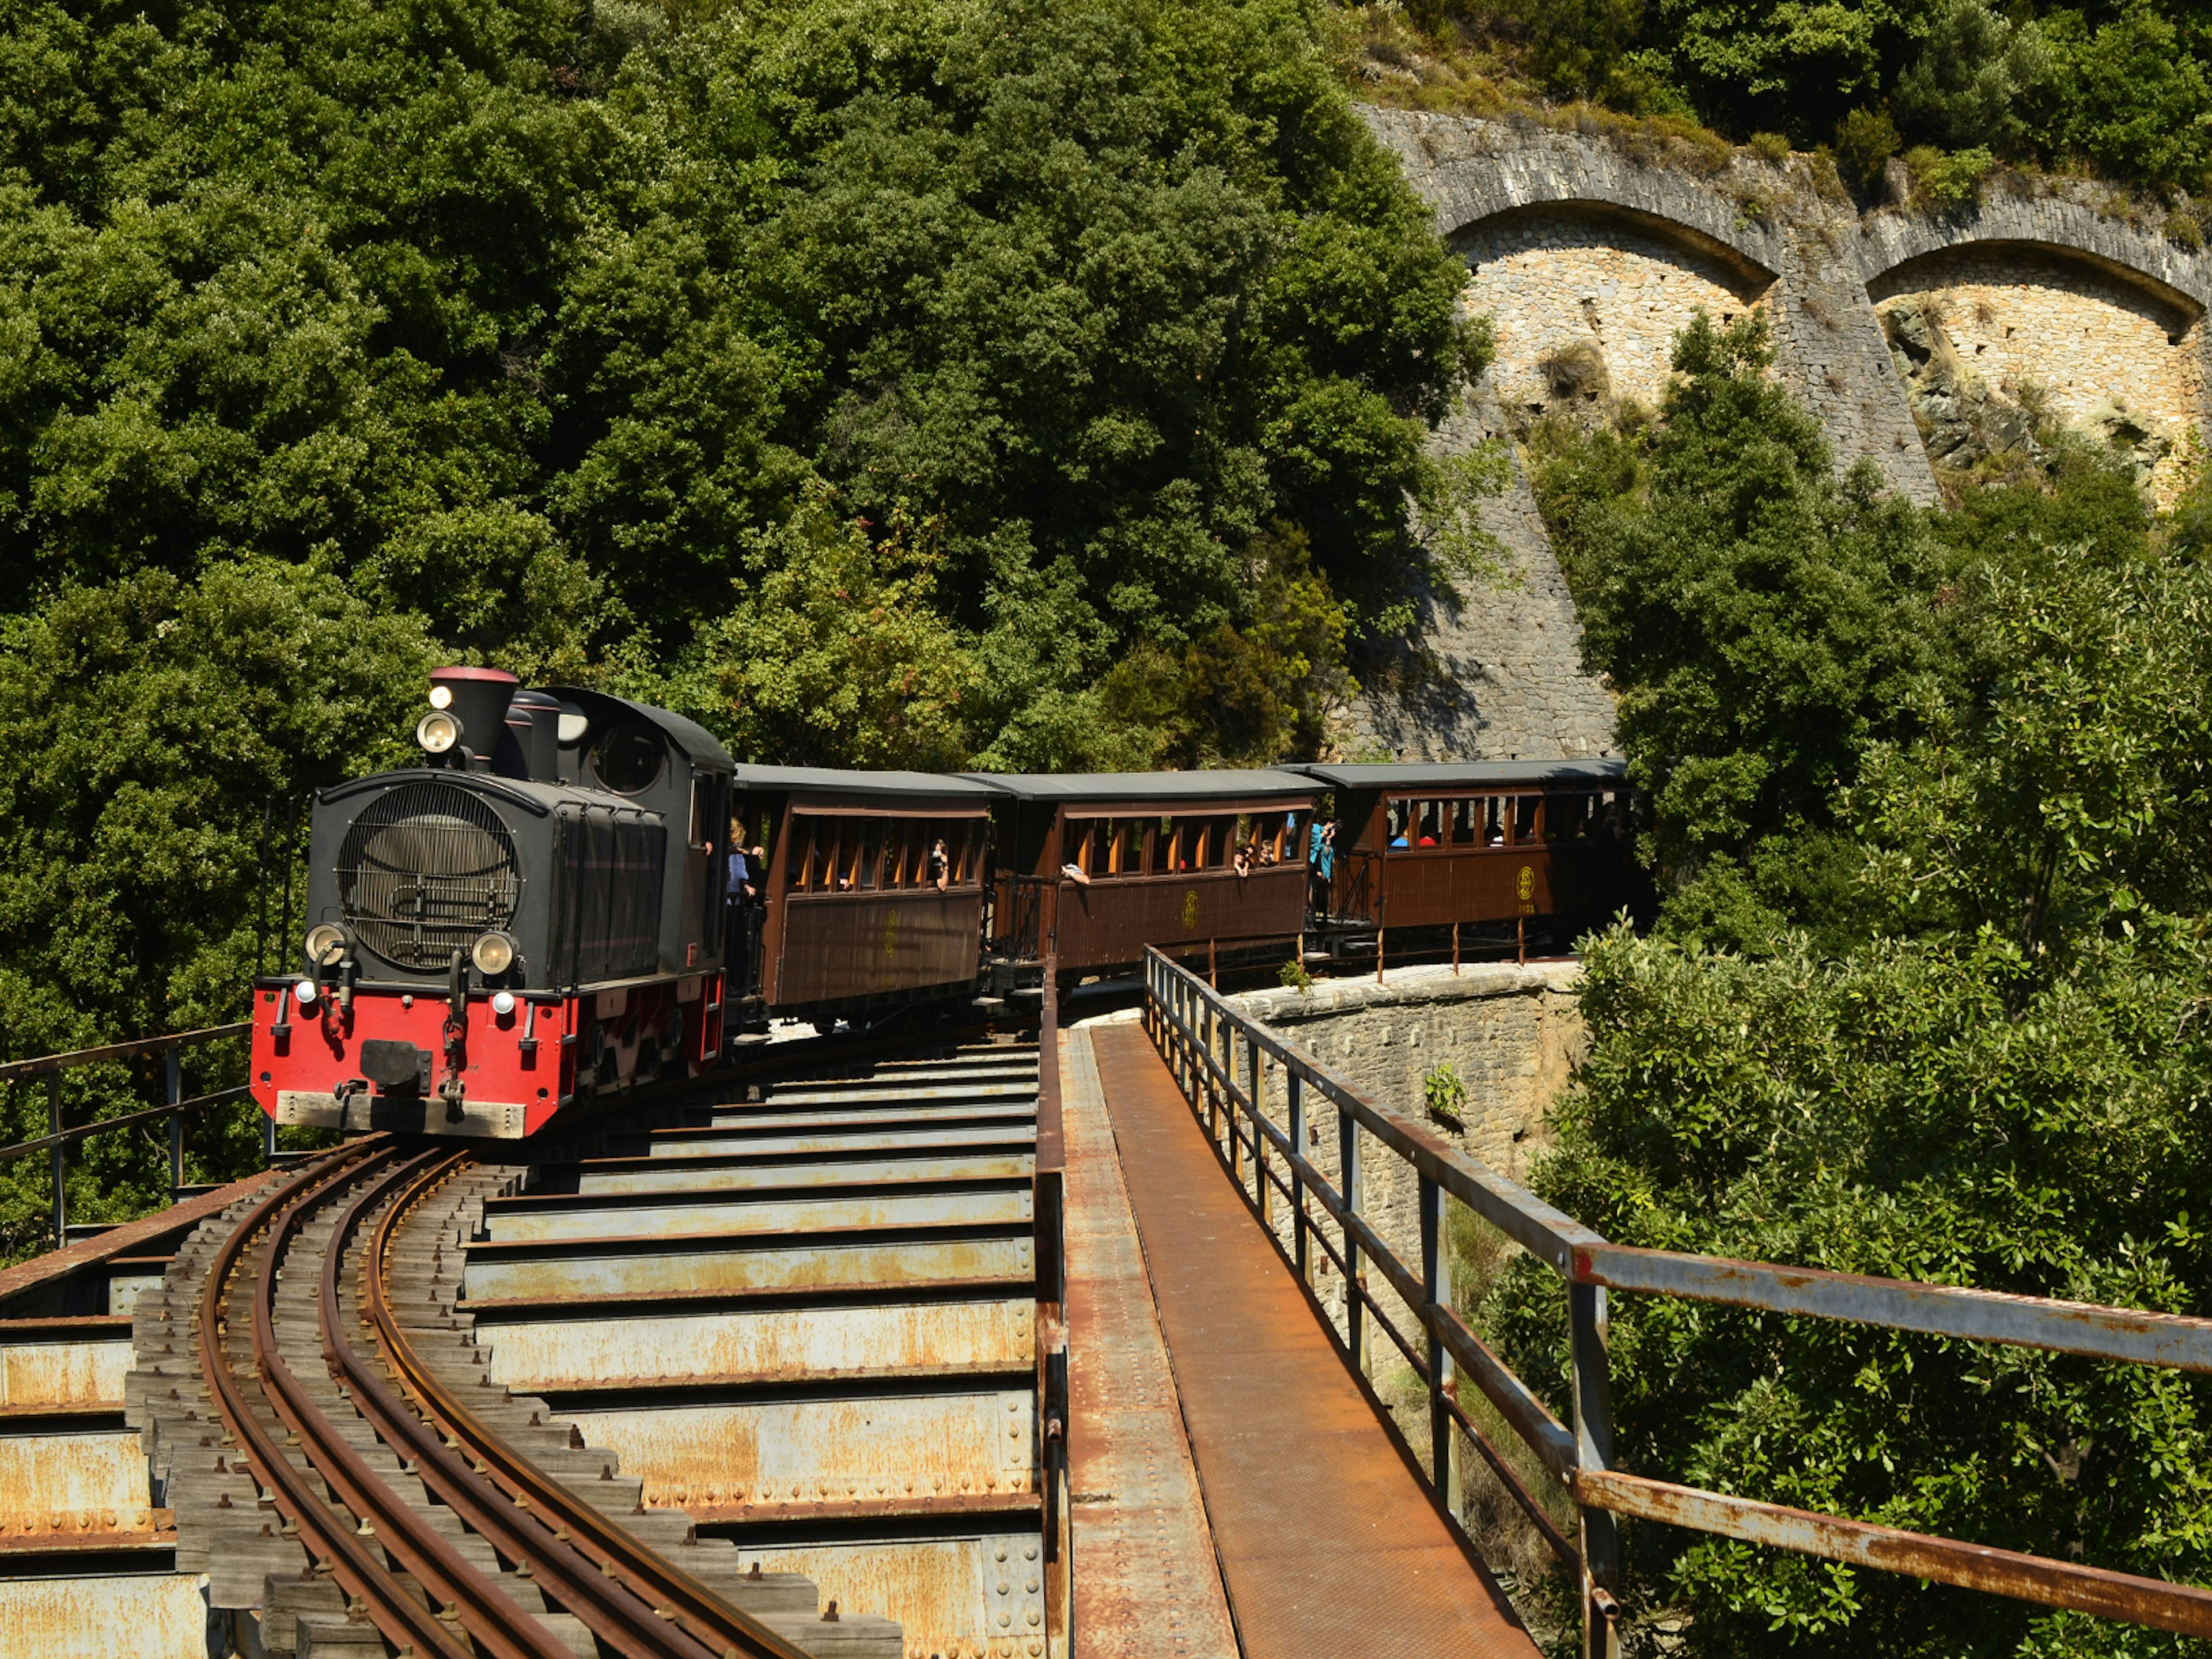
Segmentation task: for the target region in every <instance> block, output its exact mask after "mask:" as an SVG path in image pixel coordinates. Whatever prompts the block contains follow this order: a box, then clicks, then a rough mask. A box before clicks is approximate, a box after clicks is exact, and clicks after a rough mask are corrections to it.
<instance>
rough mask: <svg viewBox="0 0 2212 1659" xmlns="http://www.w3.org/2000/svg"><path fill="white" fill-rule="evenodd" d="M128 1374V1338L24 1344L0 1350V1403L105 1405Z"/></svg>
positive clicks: (116, 1397)
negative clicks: (103, 1340) (107, 1340)
mask: <svg viewBox="0 0 2212 1659" xmlns="http://www.w3.org/2000/svg"><path fill="white" fill-rule="evenodd" d="M130 1374H131V1343H130V1340H129V1338H128V1336H127V1334H126V1335H125V1338H124V1340H121V1341H111V1342H27V1343H22V1344H20V1345H18V1346H13V1347H8V1348H0V1406H94V1405H109V1404H112V1403H113V1402H114V1401H118V1400H120V1399H122V1398H123V1380H124V1378H125V1377H126V1376H129V1375H130Z"/></svg>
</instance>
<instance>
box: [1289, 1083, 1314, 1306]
mask: <svg viewBox="0 0 2212 1659" xmlns="http://www.w3.org/2000/svg"><path fill="white" fill-rule="evenodd" d="M1283 1088H1284V1090H1285V1092H1286V1093H1287V1095H1288V1096H1289V1097H1290V1100H1289V1103H1290V1115H1291V1151H1292V1152H1295V1153H1297V1155H1298V1156H1299V1157H1300V1158H1304V1156H1305V1152H1306V1092H1305V1079H1304V1078H1302V1077H1300V1076H1299V1075H1298V1074H1297V1072H1295V1071H1293V1070H1291V1068H1290V1067H1288V1066H1285V1067H1284V1068H1283ZM1306 1248H1307V1247H1306V1178H1305V1177H1304V1176H1302V1175H1300V1174H1299V1173H1298V1166H1297V1164H1291V1261H1294V1262H1296V1263H1297V1269H1298V1282H1299V1283H1300V1284H1301V1285H1310V1284H1312V1283H1313V1262H1312V1260H1311V1259H1310V1257H1309V1256H1308V1255H1307V1254H1306Z"/></svg>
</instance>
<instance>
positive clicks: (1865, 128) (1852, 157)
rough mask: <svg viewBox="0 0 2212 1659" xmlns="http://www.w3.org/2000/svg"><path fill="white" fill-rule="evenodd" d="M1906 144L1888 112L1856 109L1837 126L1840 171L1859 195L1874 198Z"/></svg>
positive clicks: (1836, 152)
mask: <svg viewBox="0 0 2212 1659" xmlns="http://www.w3.org/2000/svg"><path fill="white" fill-rule="evenodd" d="M1903 142H1904V141H1903V140H1902V139H1900V138H1899V137H1898V136H1897V124H1896V123H1895V122H1893V121H1892V120H1891V119H1890V118H1889V112H1888V111H1887V110H1882V109H1855V110H1853V111H1852V112H1850V114H1849V115H1846V116H1845V117H1844V118H1843V119H1842V120H1840V121H1838V122H1837V123H1836V150H1835V155H1836V171H1837V172H1838V173H1841V174H1843V177H1844V183H1845V184H1847V185H1850V187H1851V188H1852V189H1853V190H1855V191H1858V192H1859V194H1861V195H1862V196H1865V195H1870V194H1872V193H1873V191H1874V188H1875V185H1878V184H1880V183H1881V170H1882V168H1883V167H1887V165H1888V163H1889V158H1890V157H1891V156H1893V155H1896V154H1897V147H1898V146H1899V144H1900V143H1903Z"/></svg>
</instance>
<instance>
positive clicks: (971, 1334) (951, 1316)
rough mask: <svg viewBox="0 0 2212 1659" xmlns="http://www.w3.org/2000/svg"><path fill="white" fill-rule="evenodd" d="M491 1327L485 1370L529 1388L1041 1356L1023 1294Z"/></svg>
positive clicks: (988, 1363) (971, 1364) (966, 1365)
mask: <svg viewBox="0 0 2212 1659" xmlns="http://www.w3.org/2000/svg"><path fill="white" fill-rule="evenodd" d="M486 1334H488V1335H489V1337H490V1339H491V1342H492V1357H491V1367H490V1370H491V1376H492V1380H493V1381H494V1382H496V1383H507V1384H509V1385H510V1386H513V1387H515V1388H527V1389H542V1388H550V1387H553V1386H555V1385H556V1384H560V1383H568V1384H572V1385H573V1384H574V1383H579V1382H591V1383H597V1384H599V1385H605V1384H608V1383H631V1382H652V1381H658V1380H659V1379H663V1378H667V1377H682V1376H759V1377H784V1376H819V1375H823V1374H824V1373H829V1372H837V1371H848V1372H849V1371H858V1370H874V1371H878V1372H880V1371H884V1370H924V1369H941V1368H943V1367H946V1366H957V1367H960V1368H963V1369H970V1370H984V1369H987V1368H998V1367H1004V1366H1011V1365H1029V1364H1035V1363H1036V1331H1035V1329H1034V1320H1033V1317H1032V1315H1031V1308H1030V1304H1027V1303H1023V1302H1011V1301H1007V1302H995V1301H994V1302H960V1303H945V1304H917V1305H911V1306H896V1307H873V1308H796V1309H786V1310H780V1311H776V1312H772V1313H746V1312H736V1313H715V1314H692V1315H681V1316H678V1315H652V1314H640V1315H636V1316H632V1317H629V1318H626V1319H618V1320H617V1319H605V1320H601V1319H591V1320H562V1321H558V1322H549V1323H545V1324H528V1325H525V1324H515V1325H504V1324H502V1325H497V1326H492V1327H488V1328H486Z"/></svg>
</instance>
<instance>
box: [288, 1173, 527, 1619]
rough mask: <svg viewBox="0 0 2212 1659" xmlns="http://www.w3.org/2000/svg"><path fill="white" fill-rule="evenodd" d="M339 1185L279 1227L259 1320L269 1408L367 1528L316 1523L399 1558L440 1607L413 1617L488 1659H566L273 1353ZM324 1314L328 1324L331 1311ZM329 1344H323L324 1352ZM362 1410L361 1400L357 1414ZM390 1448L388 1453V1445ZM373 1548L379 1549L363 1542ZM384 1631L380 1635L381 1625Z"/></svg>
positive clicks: (335, 1248) (338, 1242)
mask: <svg viewBox="0 0 2212 1659" xmlns="http://www.w3.org/2000/svg"><path fill="white" fill-rule="evenodd" d="M432 1157H435V1154H433V1153H421V1154H417V1156H416V1158H415V1159H413V1160H411V1161H410V1163H408V1164H403V1165H401V1166H400V1173H401V1175H403V1176H404V1174H405V1172H406V1171H407V1170H410V1169H412V1168H414V1167H416V1165H418V1164H421V1163H422V1162H423V1161H425V1160H426V1159H428V1158H432ZM376 1161H377V1162H383V1161H384V1159H383V1158H378V1159H377V1160H376ZM349 1173H350V1172H349ZM343 1180H344V1177H343V1176H340V1177H337V1179H334V1180H331V1181H329V1182H325V1183H324V1184H323V1185H322V1186H321V1187H320V1188H318V1189H316V1190H315V1191H313V1192H311V1193H308V1194H303V1195H302V1196H301V1197H300V1198H297V1199H295V1200H293V1201H292V1202H291V1203H290V1204H289V1205H288V1206H286V1207H285V1209H284V1211H283V1213H282V1214H281V1215H279V1216H278V1217H277V1218H276V1225H275V1227H274V1228H273V1229H271V1231H270V1240H269V1248H268V1251H267V1254H266V1255H264V1256H263V1257H262V1261H261V1274H260V1283H259V1285H258V1287H257V1291H256V1294H255V1302H254V1310H253V1314H254V1320H253V1357H254V1360H255V1363H256V1364H258V1366H259V1368H260V1371H261V1384H262V1389H263V1390H264V1393H265V1394H266V1395H267V1396H268V1399H269V1403H270V1405H271V1406H272V1407H274V1408H275V1410H276V1414H277V1415H278V1416H279V1417H281V1418H283V1419H284V1421H285V1422H286V1424H287V1425H289V1427H290V1428H291V1430H292V1431H293V1432H294V1433H295V1434H296V1435H298V1436H299V1437H300V1443H301V1446H302V1447H304V1448H305V1449H307V1459H308V1462H311V1463H313V1465H314V1467H315V1471H316V1473H317V1474H319V1475H321V1476H322V1477H323V1480H324V1481H325V1484H326V1485H327V1486H329V1487H330V1488H331V1492H332V1493H333V1495H334V1496H336V1497H337V1499H338V1501H339V1502H340V1503H342V1504H344V1505H345V1507H346V1508H347V1509H349V1510H352V1511H353V1513H354V1514H355V1515H356V1516H359V1517H360V1518H361V1522H362V1528H361V1529H359V1530H356V1531H353V1532H349V1531H348V1530H347V1529H346V1528H344V1527H343V1525H342V1524H338V1525H335V1526H333V1525H332V1522H331V1516H330V1513H329V1511H328V1510H327V1509H325V1510H324V1513H323V1515H322V1516H321V1517H319V1518H320V1519H321V1521H322V1522H323V1524H325V1526H331V1528H332V1530H333V1531H335V1533H336V1534H337V1537H338V1539H339V1540H340V1541H342V1542H344V1543H346V1544H349V1545H350V1546H352V1547H353V1548H354V1549H355V1550H356V1551H360V1552H362V1553H365V1554H367V1555H368V1557H369V1559H380V1553H386V1552H388V1553H390V1554H392V1555H393V1556H396V1557H398V1559H399V1562H400V1564H401V1565H402V1566H404V1568H405V1569H406V1571H407V1572H408V1573H409V1574H410V1576H411V1577H413V1578H414V1580H415V1582H416V1583H418V1584H420V1585H421V1586H422V1589H423V1590H424V1591H425V1592H426V1593H428V1595H430V1596H431V1597H433V1598H434V1599H435V1600H436V1601H440V1602H441V1603H443V1604H444V1606H443V1611H442V1612H441V1613H435V1614H433V1613H429V1612H428V1609H426V1608H421V1607H416V1614H417V1615H427V1616H428V1617H430V1618H432V1619H433V1620H435V1622H438V1623H441V1624H451V1625H453V1626H456V1627H457V1628H458V1629H459V1630H465V1631H466V1632H468V1634H469V1635H470V1636H471V1638H474V1639H475V1641H476V1644H477V1646H478V1647H480V1648H481V1649H483V1650H484V1652H485V1653H487V1654H489V1655H490V1656H491V1659H565V1656H567V1655H568V1647H567V1645H566V1644H563V1643H562V1642H561V1641H560V1640H559V1639H558V1638H556V1637H555V1636H554V1634H553V1633H552V1632H550V1631H549V1630H548V1629H546V1628H545V1626H544V1625H542V1624H540V1623H539V1622H538V1620H537V1619H536V1618H535V1617H534V1616H532V1614H531V1613H528V1612H527V1611H526V1610H525V1609H524V1608H523V1607H522V1606H521V1604H520V1602H518V1601H515V1600H514V1598H513V1596H511V1595H507V1592H506V1591H505V1590H504V1589H501V1587H500V1585H499V1584H498V1583H497V1582H496V1581H495V1580H494V1579H493V1578H492V1577H491V1576H490V1575H489V1574H488V1573H486V1572H484V1571H483V1570H482V1569H481V1568H479V1567H477V1565H474V1564H473V1563H472V1562H471V1561H470V1560H469V1559H468V1558H467V1557H465V1556H464V1555H463V1554H462V1553H460V1552H459V1550H458V1549H456V1548H455V1547H454V1546H453V1541H452V1540H451V1539H449V1538H447V1537H446V1536H445V1535H444V1534H441V1533H440V1532H439V1531H438V1530H437V1529H436V1528H435V1527H433V1526H431V1524H430V1522H429V1521H428V1517H427V1516H422V1515H420V1514H417V1513H416V1510H414V1508H413V1507H412V1506H411V1505H410V1504H408V1503H407V1502H406V1501H405V1500H404V1498H401V1497H400V1496H399V1494H398V1493H397V1492H394V1491H392V1488H391V1487H390V1486H388V1485H386V1483H385V1481H384V1480H383V1478H382V1477H381V1476H380V1475H379V1474H377V1473H376V1471H375V1470H374V1469H373V1468H370V1467H369V1465H368V1460H367V1459H366V1458H364V1457H363V1456H362V1455H361V1453H360V1452H359V1451H357V1450H356V1449H354V1447H353V1445H352V1443H350V1442H349V1441H348V1440H346V1439H345V1438H344V1437H343V1435H342V1434H341V1433H340V1431H339V1429H338V1425H337V1424H336V1423H335V1422H333V1421H332V1420H331V1418H330V1417H329V1415H328V1414H327V1413H325V1412H324V1411H323V1410H322V1408H321V1407H319V1406H317V1405H316V1404H315V1403H314V1401H313V1400H311V1399H309V1398H308V1396H307V1390H306V1389H305V1387H304V1386H302V1384H301V1382H300V1378H299V1376H298V1374H297V1373H296V1372H295V1371H294V1370H293V1369H292V1367H291V1364H290V1363H289V1361H288V1360H286V1359H285V1358H284V1356H283V1352H282V1351H281V1350H280V1349H279V1348H278V1346H277V1342H276V1273H277V1264H278V1261H279V1259H280V1257H281V1256H282V1255H283V1253H284V1251H285V1250H286V1249H287V1248H288V1247H289V1244H290V1243H291V1242H292V1239H293V1237H294V1236H295V1235H296V1234H297V1233H298V1231H300V1228H301V1226H302V1225H304V1224H305V1222H306V1220H307V1214H308V1212H309V1211H310V1210H312V1209H314V1208H318V1207H320V1206H323V1205H325V1204H327V1203H329V1202H331V1200H333V1199H335V1198H336V1197H337V1192H336V1190H335V1189H336V1188H337V1187H338V1186H339V1185H340V1184H341V1183H342V1182H343ZM383 1184H384V1183H383V1182H370V1183H369V1184H368V1186H367V1187H365V1188H363V1190H362V1193H359V1194H356V1195H355V1197H354V1198H353V1200H352V1201H351V1202H350V1203H349V1205H348V1206H347V1209H346V1211H345V1212H344V1213H345V1214H348V1215H350V1214H355V1213H357V1212H358V1211H359V1209H360V1206H361V1205H362V1201H363V1197H364V1195H365V1194H368V1193H374V1192H376V1191H378V1190H380V1188H381V1186H382V1185H383ZM343 1237H344V1233H343V1220H342V1221H341V1223H340V1227H339V1230H338V1231H334V1232H333V1233H332V1234H331V1249H330V1250H329V1252H328V1253H327V1254H326V1255H325V1273H324V1275H323V1277H324V1279H325V1282H327V1280H328V1277H329V1263H330V1262H331V1261H334V1260H336V1259H337V1255H339V1254H340V1253H341V1251H342V1248H343ZM322 1311H323V1312H324V1313H325V1316H327V1315H328V1313H329V1308H328V1306H327V1304H325V1308H324V1309H323V1310H322ZM328 1340H329V1339H328V1337H327V1335H325V1352H327V1349H328ZM360 1404H362V1401H360V1400H359V1399H358V1398H357V1399H356V1405H357V1406H358V1405H360ZM364 1415H367V1413H364ZM370 1421H371V1423H372V1425H374V1423H375V1419H374V1418H371V1419H370ZM386 1443H387V1444H390V1442H389V1440H387V1441H386ZM392 1449H393V1450H394V1451H398V1449H399V1448H398V1447H397V1446H393V1447H392ZM304 1524H305V1523H304V1522H302V1525H304ZM370 1540H373V1542H365V1541H370ZM389 1576H390V1575H387V1577H389ZM402 1594H403V1599H404V1600H405V1601H407V1602H408V1604H409V1605H410V1607H414V1605H415V1604H414V1598H413V1597H411V1596H405V1595H404V1592H403V1593H402ZM408 1622H409V1623H410V1625H416V1624H420V1623H421V1622H422V1620H421V1617H420V1616H418V1617H416V1618H412V1619H410V1620H409V1621H408ZM379 1628H380V1629H381V1628H383V1626H381V1624H380V1625H379ZM387 1634H392V1635H393V1637H394V1639H395V1640H404V1638H402V1637H400V1636H399V1635H398V1633H397V1632H387Z"/></svg>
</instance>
